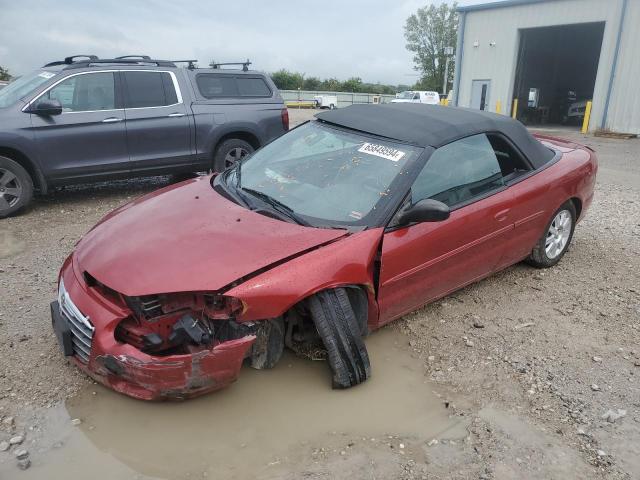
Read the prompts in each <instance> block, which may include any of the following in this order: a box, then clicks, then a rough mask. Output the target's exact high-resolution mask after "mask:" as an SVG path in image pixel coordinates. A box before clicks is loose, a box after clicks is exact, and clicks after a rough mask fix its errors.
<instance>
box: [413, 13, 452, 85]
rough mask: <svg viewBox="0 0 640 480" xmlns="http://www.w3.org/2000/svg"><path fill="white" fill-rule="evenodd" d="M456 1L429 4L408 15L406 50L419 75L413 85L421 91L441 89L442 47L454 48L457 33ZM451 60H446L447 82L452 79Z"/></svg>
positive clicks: (443, 67) (443, 65) (444, 56)
mask: <svg viewBox="0 0 640 480" xmlns="http://www.w3.org/2000/svg"><path fill="white" fill-rule="evenodd" d="M456 7H457V4H456V3H453V4H452V5H451V6H449V5H447V4H446V3H441V4H440V6H437V7H436V6H435V5H429V6H427V7H423V8H419V9H418V11H417V12H416V13H414V14H413V15H411V16H410V17H409V18H407V23H406V24H405V27H404V36H405V39H406V40H407V50H409V51H411V52H413V53H414V56H413V61H414V63H415V66H414V68H415V69H416V70H418V71H419V72H420V73H421V74H422V78H421V79H420V81H419V82H418V83H417V84H416V85H417V86H418V87H419V88H420V89H422V90H435V91H440V90H442V84H443V81H444V70H445V62H446V55H445V48H446V47H455V45H456V40H457V36H458V15H457V13H456ZM453 70H454V59H453V58H451V59H450V62H449V74H448V77H449V78H448V79H447V81H448V82H451V81H453Z"/></svg>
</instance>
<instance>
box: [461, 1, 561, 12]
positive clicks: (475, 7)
mask: <svg viewBox="0 0 640 480" xmlns="http://www.w3.org/2000/svg"><path fill="white" fill-rule="evenodd" d="M551 1H555V0H502V1H497V2H496V1H494V2H488V3H479V4H477V5H464V6H458V8H457V9H456V10H457V11H458V12H474V11H477V10H489V9H491V8H504V7H514V6H517V5H528V4H530V3H543V2H551Z"/></svg>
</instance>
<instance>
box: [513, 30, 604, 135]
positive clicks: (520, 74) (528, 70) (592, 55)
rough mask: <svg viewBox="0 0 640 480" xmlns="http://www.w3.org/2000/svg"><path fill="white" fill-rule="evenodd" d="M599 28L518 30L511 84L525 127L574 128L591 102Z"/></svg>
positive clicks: (600, 34) (596, 63) (577, 126)
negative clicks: (514, 73) (518, 48)
mask: <svg viewBox="0 0 640 480" xmlns="http://www.w3.org/2000/svg"><path fill="white" fill-rule="evenodd" d="M603 33H604V22H598V23H582V24H576V25H562V26H557V27H543V28H531V29H523V30H520V51H519V54H518V66H517V69H516V78H515V83H514V95H513V97H514V99H515V98H517V99H518V109H517V118H518V120H520V121H521V122H522V123H524V124H525V125H532V126H535V125H544V126H548V125H555V126H558V125H563V126H567V127H573V128H579V127H580V126H581V125H582V122H583V120H584V113H585V109H586V105H587V101H589V100H592V99H593V89H594V86H595V83H596V75H597V73H598V61H599V60H600V50H601V47H602V36H603Z"/></svg>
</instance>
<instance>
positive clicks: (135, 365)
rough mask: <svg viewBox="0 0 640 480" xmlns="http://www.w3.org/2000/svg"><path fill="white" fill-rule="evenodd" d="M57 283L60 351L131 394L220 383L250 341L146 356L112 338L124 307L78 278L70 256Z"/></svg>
mask: <svg viewBox="0 0 640 480" xmlns="http://www.w3.org/2000/svg"><path fill="white" fill-rule="evenodd" d="M60 282H61V284H60V289H59V295H58V301H56V302H53V303H52V304H51V316H52V323H53V328H54V331H55V333H56V337H57V338H58V342H59V344H60V346H61V348H62V351H63V353H64V354H65V355H66V356H68V357H70V358H71V359H72V360H73V361H74V363H75V364H76V365H77V366H78V367H79V368H80V369H81V370H83V371H84V372H85V373H87V374H88V375H89V376H91V378H93V379H94V380H96V381H97V382H100V383H101V384H103V385H105V386H107V387H109V388H112V389H114V390H116V391H117V392H120V393H123V394H125V395H129V396H131V397H135V398H139V399H142V400H165V399H186V398H190V397H194V396H198V395H202V394H204V393H208V392H212V391H215V390H219V389H221V388H224V387H226V386H228V385H229V384H231V383H233V382H234V381H235V380H236V379H237V377H238V374H239V371H240V368H241V367H242V362H243V360H244V358H245V356H246V355H247V352H248V351H249V348H250V347H251V345H252V344H253V342H254V341H255V336H254V335H246V336H244V337H242V338H237V339H233V340H229V341H225V342H219V343H217V344H214V345H212V346H211V347H210V348H207V349H204V350H200V351H198V352H195V353H191V354H176V355H166V356H155V355H149V354H147V353H144V352H142V351H140V350H138V349H137V348H135V347H133V346H132V345H129V344H126V343H121V342H118V341H117V340H116V338H115V336H114V331H115V328H116V325H117V324H118V323H119V322H120V321H121V320H122V319H123V318H125V317H126V315H127V314H128V312H126V311H123V310H122V309H121V308H120V307H118V306H117V305H115V304H112V303H110V302H109V301H108V299H105V298H104V297H102V296H100V295H99V294H98V292H96V291H94V289H92V288H91V287H88V286H87V285H86V284H84V282H81V281H79V280H78V278H77V277H76V275H75V273H74V271H73V268H72V265H71V259H67V262H65V265H64V266H63V268H62V271H61V276H60ZM72 299H73V300H72Z"/></svg>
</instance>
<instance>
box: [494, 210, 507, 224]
mask: <svg viewBox="0 0 640 480" xmlns="http://www.w3.org/2000/svg"><path fill="white" fill-rule="evenodd" d="M509 210H510V209H508V208H506V209H505V210H500V211H499V212H498V213H496V214H495V215H494V216H493V218H495V219H496V220H497V221H499V222H504V221H505V220H506V219H507V216H508V214H509Z"/></svg>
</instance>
